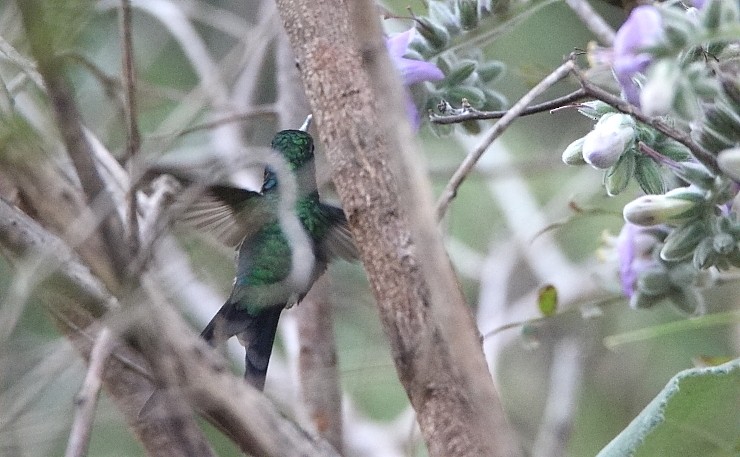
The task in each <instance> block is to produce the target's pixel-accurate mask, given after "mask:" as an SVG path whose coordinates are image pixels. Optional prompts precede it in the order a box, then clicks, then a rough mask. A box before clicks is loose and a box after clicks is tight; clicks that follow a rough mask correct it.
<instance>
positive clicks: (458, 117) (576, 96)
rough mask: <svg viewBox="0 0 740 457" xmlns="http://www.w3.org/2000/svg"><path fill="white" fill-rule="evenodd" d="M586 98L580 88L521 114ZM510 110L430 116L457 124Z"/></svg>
mask: <svg viewBox="0 0 740 457" xmlns="http://www.w3.org/2000/svg"><path fill="white" fill-rule="evenodd" d="M584 98H588V94H586V91H585V90H583V89H578V90H575V91H573V92H571V93H569V94H567V95H563V96H562V97H558V98H553V99H552V100H548V101H546V102H542V103H538V104H536V105H530V106H528V107H527V108H525V109H524V110H523V111H522V112H521V113H519V116H529V115H531V114H537V113H542V112H545V111H552V110H554V109H558V108H562V107H564V106H567V105H569V104H571V103H575V102H577V101H581V100H583V99H584ZM508 112H509V110H501V111H478V110H476V109H474V108H471V109H468V110H466V111H465V112H463V113H460V114H453V115H450V116H445V115H437V114H433V115H430V116H429V121H430V122H432V123H434V124H457V123H460V122H465V121H470V120H485V119H500V118H502V117H504V116H506V113H508Z"/></svg>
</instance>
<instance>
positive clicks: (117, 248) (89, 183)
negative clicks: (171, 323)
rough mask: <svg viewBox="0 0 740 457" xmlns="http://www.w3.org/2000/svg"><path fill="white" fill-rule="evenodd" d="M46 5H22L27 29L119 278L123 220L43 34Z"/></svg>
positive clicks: (124, 252) (123, 262) (124, 255)
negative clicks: (98, 208) (98, 213)
mask: <svg viewBox="0 0 740 457" xmlns="http://www.w3.org/2000/svg"><path fill="white" fill-rule="evenodd" d="M42 3H43V2H36V1H24V2H19V3H18V7H19V9H20V11H21V16H22V19H23V25H24V28H25V30H26V34H27V36H28V39H29V42H30V44H31V51H32V54H33V55H34V57H35V58H36V60H37V62H38V69H39V73H40V74H41V76H42V78H43V80H44V83H45V84H46V88H47V92H48V95H49V98H50V100H51V105H52V108H53V111H54V114H55V118H56V123H57V128H58V129H59V133H60V134H61V137H62V139H63V141H64V144H65V146H66V149H67V154H69V156H70V158H71V159H72V163H73V165H74V167H75V169H76V171H77V175H78V177H79V179H80V183H81V184H82V188H83V190H84V192H85V195H86V197H87V200H88V202H92V201H93V200H95V199H98V200H99V201H100V202H101V207H102V208H104V211H105V212H104V213H103V214H105V218H104V219H103V224H102V225H101V231H102V236H103V240H104V241H105V249H106V250H107V251H108V252H107V254H108V255H109V257H110V258H111V259H112V260H113V264H114V266H115V268H116V271H117V272H118V273H119V277H121V278H123V277H125V276H126V275H125V272H126V268H127V266H128V261H129V259H130V255H129V250H128V247H127V246H126V244H125V243H124V242H123V241H124V240H125V239H126V238H125V230H124V224H123V221H122V220H120V219H119V218H118V217H117V215H116V214H115V213H114V212H113V211H112V210H113V209H114V208H115V203H114V200H113V198H112V196H111V195H110V193H109V192H108V190H107V189H106V187H105V183H104V181H103V179H102V178H101V176H100V174H99V173H98V170H97V168H96V166H95V161H94V159H93V152H92V150H91V146H90V144H89V142H88V141H87V138H86V137H85V134H84V128H83V123H82V116H81V115H80V113H79V111H78V109H77V105H76V103H75V100H74V97H73V95H72V90H71V88H70V86H69V84H68V83H67V81H65V79H64V76H63V74H62V67H61V66H60V64H59V61H58V59H57V58H56V57H55V56H54V43H53V37H52V36H50V35H49V33H48V32H46V31H44V27H45V24H43V23H42V21H41V19H40V18H42V17H43V13H42V11H41V10H42V8H44V6H42Z"/></svg>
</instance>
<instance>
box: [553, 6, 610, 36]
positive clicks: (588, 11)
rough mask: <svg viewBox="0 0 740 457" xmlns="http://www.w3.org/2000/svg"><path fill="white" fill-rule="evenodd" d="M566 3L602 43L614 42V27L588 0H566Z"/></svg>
mask: <svg viewBox="0 0 740 457" xmlns="http://www.w3.org/2000/svg"><path fill="white" fill-rule="evenodd" d="M565 3H567V4H568V6H570V9H572V10H573V11H574V12H575V13H576V15H578V17H579V18H580V19H581V22H583V23H584V24H586V27H588V29H589V30H590V31H591V33H593V34H594V35H596V38H598V40H599V41H600V42H601V44H603V45H604V46H611V45H612V44H614V35H615V33H614V29H612V28H611V27H610V26H609V24H607V23H606V21H605V20H604V18H602V17H601V16H599V14H598V13H597V12H596V11H594V9H593V8H592V7H591V5H589V4H588V2H587V1H586V0H565Z"/></svg>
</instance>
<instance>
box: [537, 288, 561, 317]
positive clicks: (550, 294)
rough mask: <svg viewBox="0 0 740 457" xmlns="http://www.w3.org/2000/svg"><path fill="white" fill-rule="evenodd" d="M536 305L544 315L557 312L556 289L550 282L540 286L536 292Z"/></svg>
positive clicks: (551, 314)
mask: <svg viewBox="0 0 740 457" xmlns="http://www.w3.org/2000/svg"><path fill="white" fill-rule="evenodd" d="M537 307H538V308H539V309H540V312H541V313H542V315H543V316H545V317H550V316H553V315H555V313H557V312H558V290H557V289H556V288H555V286H553V285H552V284H548V285H546V286H543V287H541V288H540V290H539V291H538V292H537Z"/></svg>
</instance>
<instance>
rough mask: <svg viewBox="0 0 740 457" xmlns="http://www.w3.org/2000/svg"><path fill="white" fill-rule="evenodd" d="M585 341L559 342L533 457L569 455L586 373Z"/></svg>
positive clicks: (553, 359) (554, 353) (568, 339)
mask: <svg viewBox="0 0 740 457" xmlns="http://www.w3.org/2000/svg"><path fill="white" fill-rule="evenodd" d="M582 345H583V342H581V341H579V340H578V339H577V338H576V337H574V336H569V337H566V338H565V339H563V340H562V341H560V342H558V344H557V345H556V346H555V348H554V349H553V357H552V361H551V362H550V387H549V389H548V395H547V402H546V403H545V410H544V412H543V414H542V423H541V424H540V427H539V431H538V433H537V438H536V439H535V442H534V445H533V446H532V456H533V457H561V456H565V455H567V448H568V441H569V438H570V435H571V431H572V430H573V418H574V416H575V412H576V407H577V404H578V403H577V400H578V393H579V391H580V388H581V382H582V379H583V374H584V373H583V371H584V362H585V361H584V354H583V352H584V351H583V348H582Z"/></svg>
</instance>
